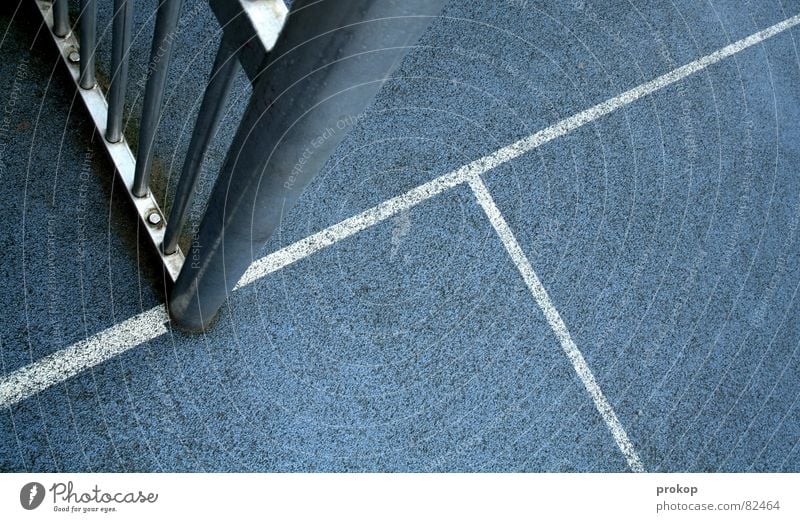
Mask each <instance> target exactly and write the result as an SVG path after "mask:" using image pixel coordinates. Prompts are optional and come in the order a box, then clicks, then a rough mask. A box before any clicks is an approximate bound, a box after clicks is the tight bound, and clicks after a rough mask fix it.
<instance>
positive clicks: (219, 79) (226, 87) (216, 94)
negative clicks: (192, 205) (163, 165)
mask: <svg viewBox="0 0 800 522" xmlns="http://www.w3.org/2000/svg"><path fill="white" fill-rule="evenodd" d="M239 67H240V66H239V61H238V59H237V58H236V47H234V45H233V44H232V43H231V42H230V39H229V38H227V37H225V36H223V38H222V41H221V42H220V44H219V49H218V50H217V57H216V58H215V60H214V67H213V68H212V70H211V79H210V80H209V82H208V86H207V87H206V91H205V94H204V95H203V101H202V103H201V104H200V112H199V113H198V115H197V121H196V122H195V125H194V130H193V131H192V139H191V141H190V142H189V149H188V150H187V152H186V158H185V159H184V162H183V169H182V170H181V177H180V178H179V180H178V187H177V189H176V191H175V199H174V200H173V203H172V209H171V210H170V214H169V220H168V221H167V230H166V232H165V234H164V245H163V250H164V252H165V253H167V254H171V253H173V252H175V249H176V248H177V247H178V239H179V238H180V233H181V229H182V228H183V225H184V224H185V223H186V215H187V212H186V211H187V209H188V207H189V202H190V201H191V198H192V195H193V194H194V191H195V186H196V185H197V180H198V178H199V177H200V171H201V166H202V163H203V157H204V156H205V153H206V150H207V149H208V144H209V143H210V142H211V139H212V138H213V136H214V134H215V133H216V131H217V127H218V126H219V121H220V118H221V117H222V110H223V109H224V108H225V101H226V100H227V99H228V94H229V93H230V90H231V86H232V85H233V79H234V78H235V77H236V73H237V72H238V71H239Z"/></svg>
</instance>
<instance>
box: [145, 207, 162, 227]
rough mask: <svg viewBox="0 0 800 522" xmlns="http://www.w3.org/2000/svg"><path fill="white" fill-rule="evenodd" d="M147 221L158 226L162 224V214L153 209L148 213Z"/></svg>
mask: <svg viewBox="0 0 800 522" xmlns="http://www.w3.org/2000/svg"><path fill="white" fill-rule="evenodd" d="M147 222H148V223H150V224H151V225H153V226H158V225H160V224H161V214H159V213H158V211H157V210H153V211H152V212H150V213H149V214H147Z"/></svg>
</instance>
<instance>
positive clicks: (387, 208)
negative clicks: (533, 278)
mask: <svg viewBox="0 0 800 522" xmlns="http://www.w3.org/2000/svg"><path fill="white" fill-rule="evenodd" d="M798 23H800V14H799V15H795V16H793V17H791V18H788V19H786V20H784V21H783V22H779V23H777V24H775V25H773V26H771V27H768V28H767V29H764V30H762V31H759V32H757V33H755V34H753V35H751V36H748V37H747V38H744V39H742V40H739V41H737V42H734V43H732V44H730V45H728V46H726V47H723V48H722V49H720V50H719V51H716V52H714V53H711V54H709V55H706V56H704V57H702V58H699V59H697V60H695V61H693V62H690V63H688V64H686V65H684V66H681V67H678V68H677V69H675V70H673V71H671V72H668V73H666V74H664V75H662V76H659V77H658V78H656V79H654V80H651V81H649V82H647V83H644V84H642V85H640V86H638V87H635V88H633V89H631V90H628V91H625V92H623V93H622V94H620V95H618V96H615V97H614V98H611V99H609V100H606V101H604V102H602V103H600V104H598V105H595V106H594V107H590V108H589V109H586V110H584V111H582V112H579V113H577V114H575V115H574V116H570V117H568V118H565V119H563V120H561V121H559V122H557V123H555V124H554V125H551V126H549V127H547V128H545V129H542V130H540V131H538V132H535V133H534V134H531V135H530V136H528V137H526V138H522V139H521V140H518V141H516V142H514V143H512V144H511V145H508V146H506V147H503V148H501V149H499V150H497V151H495V152H493V153H492V154H489V155H487V156H484V157H482V158H479V159H477V160H475V161H473V162H471V163H469V164H467V165H465V166H463V167H461V168H459V169H457V170H455V171H453V172H450V173H448V174H445V175H443V176H440V177H438V178H435V179H433V180H431V181H429V182H427V183H424V184H423V185H420V186H418V187H416V188H414V189H412V190H409V191H408V192H406V193H404V194H401V195H399V196H396V197H394V198H392V199H389V200H387V201H385V202H383V203H381V204H379V205H377V206H375V207H372V208H371V209H368V210H366V211H364V212H362V213H360V214H358V215H356V216H353V217H351V218H348V219H345V220H344V221H341V222H339V223H337V224H335V225H332V226H330V227H328V228H326V229H324V230H321V231H319V232H317V233H315V234H313V235H311V236H309V237H307V238H305V239H302V240H300V241H298V242H296V243H293V244H291V245H287V246H286V247H284V248H281V249H280V250H277V251H276V252H273V253H272V254H269V255H268V256H265V257H263V258H261V259H259V260H257V261H256V262H254V263H253V265H252V266H251V267H250V268H249V269H248V270H247V271H246V272H245V274H244V276H242V278H241V279H240V280H239V283H238V284H237V286H236V289H239V288H241V287H243V286H245V285H247V284H250V283H252V282H254V281H256V280H258V279H259V278H261V277H264V276H266V275H268V274H271V273H273V272H275V271H276V270H280V269H281V268H283V267H286V266H288V265H290V264H292V263H295V262H297V261H299V260H301V259H303V258H305V257H308V256H310V255H312V254H314V253H316V252H318V251H320V250H322V249H324V248H327V247H329V246H331V245H333V244H334V243H336V242H338V241H341V240H342V239H346V238H348V237H350V236H352V235H354V234H356V233H358V232H361V231H362V230H365V229H367V228H370V227H372V226H373V225H376V224H378V223H380V222H381V221H384V220H386V219H388V218H390V217H392V216H394V215H396V214H398V213H400V212H403V211H404V210H408V209H410V208H412V207H414V206H416V205H418V204H419V203H422V202H423V201H425V200H427V199H430V198H432V197H434V196H436V195H437V194H440V193H442V192H444V191H445V190H448V189H450V188H453V187H455V186H457V185H460V184H461V183H464V182H465V181H467V180H468V179H470V178H472V177H474V176H476V175H480V174H483V173H485V172H488V171H489V170H491V169H493V168H495V167H497V166H500V165H502V164H504V163H506V162H508V161H511V160H513V159H514V158H516V157H518V156H520V155H522V154H525V153H526V152H530V151H531V150H533V149H535V148H537V147H539V146H541V145H543V144H545V143H547V142H549V141H551V140H553V139H555V138H558V137H559V136H563V135H564V134H566V133H568V132H570V131H571V130H574V129H577V128H579V127H581V126H583V125H586V124H587V123H591V122H592V121H594V120H596V119H598V118H600V117H602V116H604V115H606V114H609V113H610V112H613V111H615V110H616V109H619V108H621V107H624V106H625V105H628V104H630V103H632V102H634V101H636V100H638V99H639V98H641V97H643V96H646V95H648V94H652V93H653V92H655V91H657V90H659V89H661V88H663V87H666V86H667V85H670V84H672V83H675V82H677V81H679V80H681V79H683V78H685V77H687V76H689V75H691V74H694V73H696V72H698V71H701V70H703V69H705V68H706V67H708V66H709V65H712V64H714V63H717V62H719V61H721V60H723V59H725V58H727V57H729V56H731V55H733V54H735V53H737V52H739V51H742V50H744V49H746V48H748V47H751V46H753V45H756V44H758V43H760V42H762V41H764V40H766V39H767V38H771V37H772V36H775V35H777V34H779V33H781V32H783V31H785V30H787V29H789V28H791V27H794V26H795V25H797V24H798ZM157 311H160V313H164V312H163V308H162V307H160V306H159V307H155V308H153V309H151V310H148V311H147V312H143V313H142V314H140V315H138V316H136V317H150V316H149V315H148V314H150V313H153V314H157V313H158V312H157ZM165 316H166V314H165V315H164V317H165ZM136 317H135V318H133V319H136ZM153 317H156V315H154V316H153ZM157 317H158V319H153V320H154V321H158V322H159V323H160V324H161V326H163V321H162V318H161V316H157ZM133 319H129V321H131V320H133ZM126 323H127V321H125V322H123V323H120V324H118V325H114V326H111V327H109V328H108V329H106V330H103V331H102V332H100V333H98V334H96V335H93V336H92V337H89V338H87V339H86V340H84V341H81V342H79V343H76V344H74V345H72V346H69V347H67V348H64V349H63V350H60V351H58V352H56V353H53V354H52V355H50V356H48V357H45V358H44V359H42V360H40V361H37V362H34V363H32V364H31V365H29V366H26V367H24V368H21V369H19V370H15V371H14V372H12V373H11V374H9V375H5V376H3V377H2V378H0V390H2V395H0V405H2V406H6V405H8V404H13V403H14V402H18V401H20V400H22V399H24V398H27V397H30V396H32V395H34V394H36V393H39V392H40V391H42V390H44V389H46V388H48V387H49V386H52V385H53V384H56V383H57V382H61V381H63V380H65V379H68V378H69V377H72V376H73V375H76V374H77V373H79V372H80V371H82V370H84V369H86V368H89V367H90V366H93V365H95V364H99V363H101V362H103V361H104V360H105V359H99V358H97V355H98V354H101V353H107V354H108V358H110V357H113V356H114V355H117V354H119V353H122V352H124V351H125V350H127V349H130V348H133V347H135V346H136V344H129V345H124V343H123V344H120V345H119V346H117V347H116V349H115V350H111V351H108V352H105V351H103V350H99V349H97V348H96V347H94V346H92V345H91V344H89V345H85V344H84V343H88V342H89V341H90V340H91V339H106V338H108V339H112V338H114V337H115V336H117V335H119V334H118V328H119V327H120V326H121V325H124V324H126ZM144 331H145V332H147V331H149V332H151V334H152V337H150V338H145V337H144V336H142V337H141V340H140V341H138V343H142V342H145V341H147V340H150V339H152V338H154V337H157V336H158V335H161V334H163V333H166V330H164V331H161V330H160V329H159V328H158V327H157V325H151V327H150V328H145V329H144ZM155 332H158V333H155ZM123 338H125V339H133V338H132V337H126V336H124V335H123ZM138 343H137V344H138ZM84 351H86V353H87V354H88V355H87V356H88V357H91V358H89V359H87V363H86V364H82V363H81V364H77V363H76V364H56V361H57V360H58V358H59V357H66V356H70V357H72V356H73V354H74V353H77V354H80V353H83V352H84ZM45 361H48V363H47V364H49V365H50V366H49V368H52V369H57V368H64V369H66V368H80V369H79V370H77V371H74V372H71V371H52V370H50V371H52V373H51V376H52V379H51V380H41V378H42V376H43V375H45V374H46V373H47V372H45V371H44V369H43V368H44V367H40V365H41V364H42V363H44V362H45ZM25 372H27V374H31V375H36V376H37V379H38V380H30V379H28V380H24V379H21V378H20V377H19V376H18V374H19V375H22V374H23V373H25ZM23 383H27V385H26V387H24V388H22V389H20V390H19V391H18V392H14V393H10V392H7V391H6V390H10V389H12V388H13V387H14V386H24V385H23ZM9 393H10V394H9ZM5 397H20V398H19V399H17V400H16V401H12V402H10V403H9V402H7V401H6V399H5Z"/></svg>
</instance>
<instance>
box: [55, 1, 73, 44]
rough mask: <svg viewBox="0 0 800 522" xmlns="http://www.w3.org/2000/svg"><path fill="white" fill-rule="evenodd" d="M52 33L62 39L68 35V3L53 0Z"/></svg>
mask: <svg viewBox="0 0 800 522" xmlns="http://www.w3.org/2000/svg"><path fill="white" fill-rule="evenodd" d="M53 33H55V35H56V36H60V37H61V38H64V37H65V36H67V35H68V34H69V3H68V2H67V0H53Z"/></svg>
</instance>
